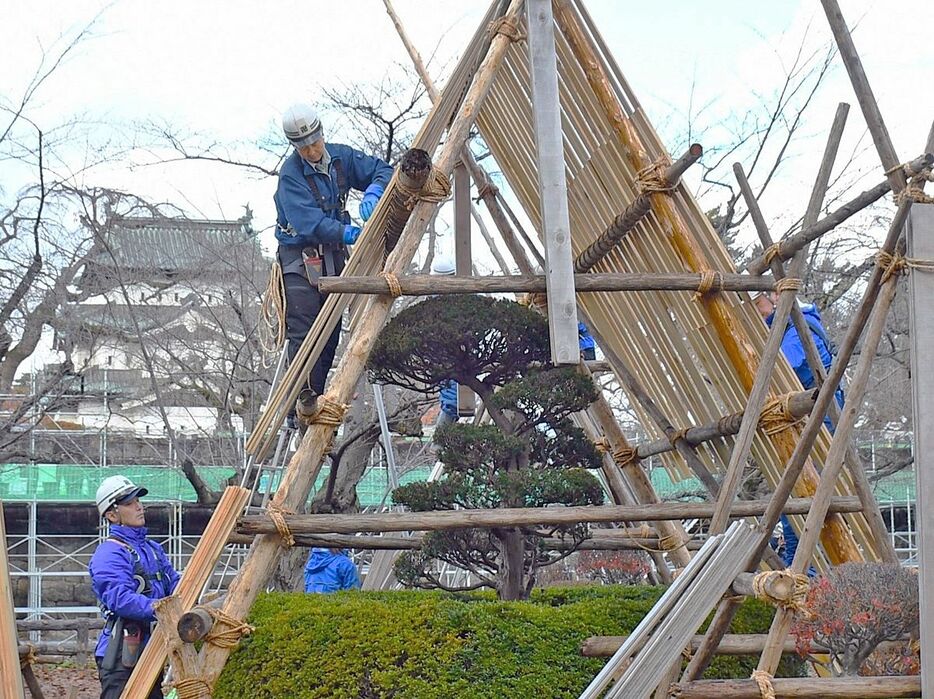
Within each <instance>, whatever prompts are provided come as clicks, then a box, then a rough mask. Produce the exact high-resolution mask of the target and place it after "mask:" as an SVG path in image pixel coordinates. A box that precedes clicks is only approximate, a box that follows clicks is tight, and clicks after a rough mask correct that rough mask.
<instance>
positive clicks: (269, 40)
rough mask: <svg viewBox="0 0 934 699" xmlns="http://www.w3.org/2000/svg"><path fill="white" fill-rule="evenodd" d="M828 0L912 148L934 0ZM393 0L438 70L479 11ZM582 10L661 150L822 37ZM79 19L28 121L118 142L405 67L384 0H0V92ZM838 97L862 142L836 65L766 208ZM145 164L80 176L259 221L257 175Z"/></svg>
mask: <svg viewBox="0 0 934 699" xmlns="http://www.w3.org/2000/svg"><path fill="white" fill-rule="evenodd" d="M840 1H841V6H842V9H843V12H844V15H845V16H846V18H847V20H848V21H849V22H850V24H851V25H854V24H857V23H858V24H857V26H856V28H855V30H854V39H855V42H856V45H857V48H858V50H859V51H860V53H861V56H862V59H863V61H864V64H865V67H866V72H867V74H868V76H869V79H870V82H871V83H872V85H873V87H874V89H875V92H876V97H877V99H878V101H879V104H880V107H881V110H882V113H883V115H884V117H885V119H886V121H887V123H888V127H889V131H890V133H891V135H892V138H893V141H894V143H895V148H896V151H897V153H898V154H899V157H900V158H901V159H903V160H906V159H908V158H910V157H914V156H915V155H917V154H919V153H920V152H921V148H922V145H923V143H924V138H925V136H926V133H927V130H928V127H929V125H930V122H931V119H932V117H934V91H932V90H931V89H930V85H931V78H932V75H934V48H932V45H931V41H930V31H931V27H934V2H931V0H905V1H903V2H899V3H894V2H884V1H883V0H875V1H871V0H840ZM394 4H395V7H396V10H397V12H398V13H399V15H400V16H401V18H402V21H403V23H404V24H405V25H406V28H407V30H408V32H409V34H410V36H411V37H412V38H413V40H414V41H415V42H416V44H417V46H418V48H419V50H420V51H421V52H422V54H423V55H424V56H425V57H426V58H427V57H429V56H433V59H432V63H431V69H432V70H433V71H434V72H435V74H442V73H444V72H445V71H446V70H450V68H451V66H452V65H453V62H454V61H455V60H456V58H457V56H458V55H459V53H460V51H461V50H462V48H463V47H464V46H465V44H466V42H467V41H468V39H469V37H470V35H471V34H472V33H473V32H474V30H475V28H476V26H477V24H478V23H479V21H480V18H481V16H482V14H483V12H484V10H485V8H486V3H485V2H465V1H463V0H432V1H431V2H428V1H427V0H396V2H395V3H394ZM586 4H587V7H588V8H589V10H590V12H591V14H592V15H593V17H594V19H595V21H596V22H597V24H598V26H599V27H600V30H601V32H602V34H603V35H604V37H605V39H606V41H607V43H608V45H609V46H610V49H611V51H612V52H613V54H614V56H615V58H616V60H617V62H618V64H619V65H620V67H621V69H622V71H623V72H624V74H625V75H626V76H627V78H628V80H629V82H630V83H631V85H632V87H633V89H634V90H635V91H636V93H637V94H638V95H639V96H640V99H641V101H642V103H643V105H644V106H645V107H646V110H647V111H648V112H649V115H650V117H651V118H652V119H653V121H654V122H655V123H656V125H657V126H658V128H659V130H660V132H661V133H662V135H663V138H665V139H666V140H667V141H668V142H669V143H672V144H674V143H676V142H678V141H679V140H680V139H683V138H684V137H685V134H686V133H687V128H688V114H689V113H691V112H692V111H693V112H694V116H695V118H694V123H695V125H697V124H707V125H708V126H710V125H714V126H715V125H717V124H718V123H721V122H722V123H724V124H725V123H726V122H727V121H728V120H729V119H730V118H735V117H736V115H742V114H744V113H746V112H747V111H749V110H750V109H753V108H755V106H756V105H757V104H758V103H759V102H760V101H761V100H765V99H768V98H769V97H770V96H771V95H773V94H774V92H775V90H777V89H778V87H779V86H780V84H781V79H782V75H783V71H784V70H786V69H787V67H788V66H789V65H790V63H791V61H792V60H793V58H794V55H795V52H796V50H797V48H798V46H799V45H801V43H802V40H803V41H804V45H805V46H806V50H808V51H809V50H812V49H813V48H814V47H819V46H821V45H826V44H827V43H828V42H829V41H830V34H829V30H828V28H827V23H826V19H825V18H824V15H823V12H822V10H821V7H820V4H819V2H817V0H798V1H794V0H780V1H775V0H768V1H766V0H758V1H750V0H705V1H704V2H696V1H695V0H675V1H669V2H657V3H643V2H631V1H623V0H616V1H613V0H588V1H587V3H586ZM94 17H97V20H96V21H95V23H94V25H93V27H92V30H91V37H90V38H89V39H88V40H86V41H83V42H81V43H80V44H79V45H78V46H77V48H76V49H75V51H74V52H73V53H72V54H71V55H70V56H69V57H68V59H67V61H66V62H65V63H64V65H62V66H61V67H60V69H58V70H57V71H56V72H55V74H54V75H53V76H52V77H51V78H50V79H49V80H48V81H47V82H46V83H45V84H44V85H43V86H42V87H41V89H40V90H39V91H38V93H37V95H36V99H35V102H34V104H33V106H32V109H31V111H30V114H29V116H30V117H31V118H32V119H33V120H34V121H36V122H37V123H39V124H40V125H42V126H43V127H44V128H46V129H49V128H52V127H54V126H55V125H56V124H60V123H62V122H63V121H65V120H67V119H68V118H70V117H72V116H75V115H81V117H82V118H83V119H84V120H86V121H93V122H94V123H96V124H98V126H97V127H95V132H96V133H95V137H96V138H98V139H100V138H101V137H102V133H112V134H114V137H115V140H119V138H124V137H126V136H127V134H128V133H131V132H132V127H133V125H134V124H136V123H139V122H144V121H147V120H155V121H158V122H165V123H170V124H173V125H175V126H177V127H178V128H181V129H184V130H187V131H192V132H199V133H206V134H209V135H210V136H211V137H212V138H214V139H216V140H217V142H219V143H222V144H224V143H228V142H231V143H232V142H246V143H249V142H255V141H257V140H258V139H260V138H261V137H263V135H265V134H268V133H269V132H270V129H273V130H274V129H275V124H277V123H278V119H279V114H280V111H281V109H282V108H283V107H284V106H287V105H288V104H290V103H292V102H295V101H299V100H307V101H314V100H315V98H316V96H317V95H318V94H319V91H320V88H321V86H331V87H333V86H338V85H340V84H341V83H345V84H351V83H355V82H366V81H377V80H379V78H380V77H382V76H383V75H384V74H385V72H386V70H387V66H390V65H391V64H393V63H394V62H398V63H401V64H403V65H409V61H408V57H407V55H406V54H405V52H404V49H403V47H402V45H401V43H400V41H399V39H398V37H397V35H396V33H395V30H394V28H393V26H392V24H391V22H390V20H389V18H388V16H387V15H386V12H385V11H384V8H383V4H382V2H381V0H340V1H333V2H325V1H321V0H302V1H301V2H298V1H292V0H281V1H270V2H258V1H252V2H246V1H245V0H226V1H223V2H222V1H220V0H199V1H198V2H191V1H190V0H184V1H182V0H161V1H160V2H150V1H144V0H116V1H115V2H112V3H103V2H100V1H96V0H70V1H69V2H61V1H55V0H5V1H4V2H3V3H2V9H0V44H2V45H3V47H4V52H3V54H4V55H3V60H2V61H0V97H2V98H3V99H4V100H6V104H10V103H15V102H17V101H18V100H19V98H20V96H21V94H22V92H23V90H24V89H25V88H26V86H27V84H28V82H29V80H30V78H31V77H32V76H33V75H34V73H35V71H36V69H37V67H38V66H39V64H40V61H41V59H42V54H43V51H45V52H47V54H49V55H52V54H55V53H56V52H57V51H58V50H60V49H61V48H62V46H63V44H62V42H63V41H64V42H67V41H68V40H69V39H70V38H71V37H74V35H75V34H76V32H77V31H80V29H81V28H82V27H84V26H85V25H87V23H88V22H89V21H91V20H92V19H93V18H94ZM802 37H804V39H802ZM839 101H847V102H850V103H851V104H852V110H851V114H850V122H849V126H848V130H847V140H846V141H845V144H844V149H845V150H846V149H848V148H849V149H851V150H852V149H853V148H856V144H857V143H858V142H859V140H860V139H863V141H862V143H863V146H866V145H867V144H868V141H867V140H866V139H865V126H864V122H863V120H862V116H861V115H860V113H859V109H858V106H857V104H856V101H855V98H854V97H853V94H852V90H851V88H850V86H849V82H848V81H847V79H846V75H845V72H844V70H843V68H842V65H841V64H840V62H839V59H837V60H836V62H835V67H834V69H833V71H832V73H831V75H830V77H829V79H828V81H827V83H826V85H825V86H824V88H823V89H822V90H821V92H820V93H819V95H818V97H817V99H816V102H815V105H814V107H813V108H812V109H811V110H810V112H809V115H808V121H807V124H806V128H805V132H804V135H805V138H803V139H801V141H800V142H798V143H796V144H795V145H794V146H793V148H792V149H791V151H790V156H791V158H790V160H789V166H788V167H787V168H786V169H785V170H784V171H783V173H782V179H781V181H780V183H779V184H778V185H777V186H776V187H775V188H774V191H775V194H774V195H773V199H771V200H766V201H764V202H763V205H764V207H766V209H767V211H766V213H767V215H770V216H772V217H780V216H782V215H783V213H784V210H785V209H786V208H787V204H786V202H789V201H794V202H795V203H796V205H798V206H800V207H803V206H804V204H805V202H806V196H807V189H806V188H807V187H808V186H809V184H810V182H811V180H812V178H813V176H814V172H815V170H816V167H817V165H816V162H815V160H816V158H818V157H819V154H820V151H821V149H822V148H823V139H824V134H825V133H826V130H827V127H828V126H829V123H830V121H831V118H832V116H833V110H834V108H835V106H836V104H837V102H839ZM698 112H699V114H698ZM706 135H707V136H708V137H711V138H716V137H717V132H716V131H715V130H714V131H709V132H708V133H707V134H706ZM711 145H714V144H711V143H705V146H707V147H708V148H709V147H710V146H711ZM69 157H70V158H71V160H70V161H69V162H68V163H66V164H65V168H67V169H70V170H71V171H78V170H79V169H81V167H82V165H83V163H84V162H85V161H86V160H87V159H88V157H89V156H88V154H87V151H86V150H85V149H84V145H83V144H80V143H79V144H76V148H75V149H74V151H73V152H71V153H70V155H69ZM862 158H863V159H862V161H861V163H862V166H863V168H864V169H865V170H866V171H867V173H868V174H867V178H868V179H871V180H872V183H874V182H875V181H877V180H880V179H881V168H880V167H878V166H877V165H876V163H875V162H874V159H875V154H874V153H872V152H868V153H864V155H863V156H862ZM144 160H145V154H140V153H130V154H129V155H128V157H127V159H120V160H117V161H116V162H113V163H110V164H109V165H107V166H106V167H99V168H95V169H93V170H92V171H90V172H89V173H88V174H87V175H86V177H87V178H90V180H91V181H94V182H96V183H101V184H108V185H110V186H113V187H116V188H119V189H124V190H130V191H135V192H139V193H142V194H145V195H148V196H150V197H152V198H155V199H162V200H170V201H174V202H176V203H178V204H179V205H181V206H182V207H184V208H186V209H187V211H188V213H189V214H190V215H192V216H205V217H221V216H226V217H237V216H239V215H240V214H241V213H242V208H241V207H242V205H243V204H245V203H247V202H248V203H249V204H250V205H251V206H252V208H253V209H254V211H255V212H256V217H257V218H256V222H257V225H258V227H261V228H264V227H267V226H269V225H270V224H271V223H272V221H273V216H274V210H273V208H272V202H271V197H272V193H273V191H274V189H275V180H274V179H273V178H271V177H257V176H255V175H249V174H247V173H244V172H242V171H237V170H231V169H223V168H215V167H211V166H206V165H193V164H190V163H185V164H177V165H172V166H159V167H130V164H132V163H137V164H138V163H140V162H142V161H144ZM0 167H3V166H2V165H0ZM870 170H872V171H871V172H870ZM0 182H2V184H3V185H4V187H5V188H6V189H7V192H6V194H7V195H9V194H10V190H11V189H15V188H17V187H21V186H24V185H25V184H27V182H25V181H17V180H16V178H15V177H13V176H12V170H10V169H8V171H7V172H6V173H0ZM867 184H868V182H867ZM792 213H793V215H794V216H797V215H800V211H795V212H792ZM787 215H789V216H790V215H791V213H788V214H787ZM265 239H266V240H267V241H268V240H269V236H268V235H267V236H266V237H265Z"/></svg>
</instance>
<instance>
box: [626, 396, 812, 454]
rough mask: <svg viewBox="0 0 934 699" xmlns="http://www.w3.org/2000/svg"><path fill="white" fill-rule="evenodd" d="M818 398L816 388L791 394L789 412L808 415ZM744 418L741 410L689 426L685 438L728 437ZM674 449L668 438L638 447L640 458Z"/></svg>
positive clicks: (697, 440)
mask: <svg viewBox="0 0 934 699" xmlns="http://www.w3.org/2000/svg"><path fill="white" fill-rule="evenodd" d="M816 398H817V389H816V388H812V389H811V390H809V391H801V392H800V393H793V394H791V396H790V397H789V399H788V413H789V414H790V415H791V416H792V417H793V418H801V417H804V416H806V415H808V414H809V413H810V412H811V408H813V407H814V400H815V399H816ZM742 420H743V413H741V412H740V413H733V414H732V415H726V416H724V417H722V418H720V419H719V420H717V421H716V422H711V423H708V424H706V425H698V426H697V427H691V428H689V429H688V430H687V431H686V432H685V433H684V439H685V441H686V442H687V443H688V444H690V445H692V446H697V445H698V444H703V443H704V442H709V441H710V440H712V439H719V438H720V437H728V436H730V435H733V434H736V433H737V432H739V427H740V424H741V423H742ZM672 449H674V447H673V446H671V442H670V441H669V440H668V439H657V440H655V441H654V442H646V443H644V444H640V445H639V446H638V448H637V449H636V452H637V453H638V455H639V458H640V459H647V458H649V457H650V456H655V455H656V454H664V453H665V452H667V451H671V450H672Z"/></svg>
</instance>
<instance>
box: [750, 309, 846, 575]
mask: <svg viewBox="0 0 934 699" xmlns="http://www.w3.org/2000/svg"><path fill="white" fill-rule="evenodd" d="M753 300H754V302H755V304H756V309H757V310H758V311H759V314H760V315H761V316H762V317H763V318H764V319H765V323H766V325H768V326H769V327H770V328H771V327H772V320H773V319H774V318H775V307H776V304H777V303H778V294H776V293H774V292H773V293H760V294H758V295H756V296H755V297H754V299H753ZM800 308H801V313H802V315H804V320H805V321H806V322H807V324H808V328H810V330H811V336H812V337H813V338H814V345H815V346H816V347H817V353H818V354H819V355H820V358H821V364H823V365H824V369H825V370H827V369H829V368H830V365H831V364H832V363H833V355H834V347H833V343H832V342H831V340H830V338H829V337H828V336H827V331H826V330H824V325H823V323H822V322H821V317H820V312H819V311H818V310H817V306H815V305H814V304H813V303H805V304H800ZM782 354H784V355H785V359H787V360H788V364H790V365H791V368H792V369H794V372H795V374H796V375H797V377H798V380H799V381H801V385H802V386H803V387H804V388H805V390H807V389H811V388H814V385H815V381H814V373H813V372H812V371H811V367H810V366H809V365H808V360H807V356H806V355H805V352H804V345H803V344H802V343H801V336H800V335H798V329H797V328H796V327H795V325H794V323H792V322H791V321H790V320H789V321H788V325H787V326H786V328H785V334H784V335H783V336H782ZM834 398H836V400H837V404H838V405H839V406H840V407H841V408H842V407H843V389H842V388H840V387H839V386H838V387H837V390H836V391H834ZM824 424H825V425H826V426H827V429H829V430H830V431H831V432H833V429H834V426H833V423H832V422H831V420H830V416H827V417H825V418H824ZM781 524H782V533H783V536H784V540H785V541H784V543H785V547H784V550H783V551H782V560H783V561H784V562H785V564H786V565H791V562H792V561H793V560H794V558H795V551H797V550H798V535H797V534H796V533H795V530H794V529H793V528H792V526H791V521H790V520H789V519H788V517H786V516H785V515H782V517H781ZM808 574H809V575H812V576H813V575H815V574H816V572H815V571H814V569H813V568H809V570H808Z"/></svg>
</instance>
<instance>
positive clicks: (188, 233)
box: [89, 218, 259, 274]
mask: <svg viewBox="0 0 934 699" xmlns="http://www.w3.org/2000/svg"><path fill="white" fill-rule="evenodd" d="M107 243H108V246H109V248H110V250H109V251H108V250H102V251H101V252H99V253H98V254H97V255H95V256H94V257H93V258H92V259H91V260H89V262H91V263H92V264H96V265H98V266H100V267H104V268H113V267H114V266H115V264H114V262H115V261H116V266H119V267H120V268H122V269H125V270H133V269H140V270H152V271H157V270H159V271H162V272H165V273H170V274H171V273H179V272H204V271H208V270H210V269H212V268H215V269H222V268H223V267H224V266H226V265H228V264H229V263H230V256H231V255H242V254H258V250H259V248H258V242H257V239H256V237H255V236H254V235H253V234H252V232H251V231H250V229H249V228H248V226H247V224H246V222H245V221H203V220H192V219H180V218H122V219H118V220H117V221H115V222H114V223H113V226H112V230H111V232H110V235H109V236H108V240H107ZM111 253H113V255H112V256H111Z"/></svg>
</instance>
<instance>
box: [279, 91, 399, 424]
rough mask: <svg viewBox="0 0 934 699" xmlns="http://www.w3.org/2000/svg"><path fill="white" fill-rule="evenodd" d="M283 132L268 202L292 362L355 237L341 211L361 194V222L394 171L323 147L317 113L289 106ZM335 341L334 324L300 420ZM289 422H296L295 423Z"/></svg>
mask: <svg viewBox="0 0 934 699" xmlns="http://www.w3.org/2000/svg"><path fill="white" fill-rule="evenodd" d="M282 130H283V131H284V132H285V136H286V138H287V139H288V140H289V143H291V144H292V146H294V148H295V150H293V151H292V153H291V154H290V155H289V157H288V158H286V160H285V162H284V163H283V165H282V168H281V170H280V171H279V184H278V187H277V188H276V193H275V196H274V197H273V200H274V201H275V204H276V240H277V241H279V252H278V258H279V264H280V265H281V267H282V274H283V284H284V287H285V289H284V290H285V324H286V331H287V335H288V340H289V349H288V352H289V359H292V358H293V357H294V356H295V353H296V352H297V351H298V348H299V346H301V344H302V341H303V340H304V339H305V335H306V334H307V333H308V330H309V328H311V325H312V323H314V320H315V318H316V317H317V316H318V313H319V312H320V311H321V307H322V305H323V304H324V297H323V296H322V295H321V294H320V293H319V292H318V278H319V277H321V276H334V275H338V274H340V273H341V271H342V270H343V268H344V261H345V259H346V255H347V246H348V245H353V244H354V243H355V242H356V241H357V237H358V236H359V235H360V227H359V226H356V225H354V224H353V223H352V221H351V219H350V214H348V213H347V210H346V204H347V195H348V193H349V191H350V190H351V189H356V190H359V191H361V192H363V199H362V200H361V201H360V207H359V214H360V218H361V219H362V220H363V221H366V220H367V219H369V218H370V216H371V215H372V213H373V210H374V209H375V208H376V204H377V202H378V201H379V199H380V197H381V196H382V195H383V192H384V191H385V190H386V187H387V185H388V184H389V180H390V178H391V177H392V168H391V167H390V166H389V165H387V164H386V163H385V162H383V161H382V160H380V159H379V158H374V157H371V156H369V155H366V154H364V153H361V152H360V151H358V150H355V149H353V148H351V147H349V146H345V145H341V144H338V143H325V141H324V130H323V129H322V127H321V121H320V120H319V119H318V114H317V112H316V111H315V109H314V107H312V106H310V105H308V104H303V103H300V104H295V105H293V106H291V107H289V108H288V109H287V110H286V111H285V113H284V114H283V115H282ZM339 340H340V324H338V326H337V327H335V328H334V332H333V333H332V334H331V337H330V338H329V339H328V341H327V344H326V345H325V347H324V350H323V351H322V352H321V356H320V357H319V359H318V361H317V362H316V363H315V365H314V367H313V368H312V370H311V373H310V374H309V376H308V381H307V386H306V389H305V391H304V392H303V394H302V395H300V396H299V400H298V403H297V404H296V409H297V410H298V418H299V419H300V420H302V421H306V420H307V419H308V418H310V417H311V415H312V414H313V413H314V408H315V398H316V397H317V396H318V395H320V394H322V393H323V392H324V382H325V380H326V379H327V375H328V372H329V371H330V370H331V365H332V364H333V363H334V354H335V352H336V351H337V344H338V342H339ZM290 419H291V420H292V421H293V422H294V419H295V418H294V416H290ZM293 426H294V424H293Z"/></svg>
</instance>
